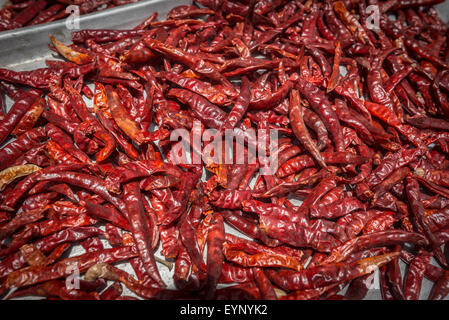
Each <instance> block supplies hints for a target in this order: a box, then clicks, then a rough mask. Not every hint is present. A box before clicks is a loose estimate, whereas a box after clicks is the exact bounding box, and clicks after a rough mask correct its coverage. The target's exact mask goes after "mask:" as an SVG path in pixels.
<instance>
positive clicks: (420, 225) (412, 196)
mask: <svg viewBox="0 0 449 320" xmlns="http://www.w3.org/2000/svg"><path fill="white" fill-rule="evenodd" d="M406 193H407V199H408V201H409V203H410V207H411V209H412V219H413V224H414V226H415V228H417V229H420V230H422V232H423V234H424V235H425V236H426V238H427V239H428V240H429V243H430V246H431V248H432V250H433V251H434V252H435V258H436V259H438V261H439V262H440V263H441V264H442V265H443V266H444V265H445V264H446V262H445V259H444V258H443V257H442V252H441V248H440V243H439V241H438V239H437V238H436V236H435V235H434V234H433V233H432V232H431V231H430V229H429V225H428V224H427V222H426V220H425V219H424V207H423V205H422V203H421V201H420V194H419V185H418V181H417V180H416V179H414V178H412V177H410V176H409V177H407V178H406Z"/></svg>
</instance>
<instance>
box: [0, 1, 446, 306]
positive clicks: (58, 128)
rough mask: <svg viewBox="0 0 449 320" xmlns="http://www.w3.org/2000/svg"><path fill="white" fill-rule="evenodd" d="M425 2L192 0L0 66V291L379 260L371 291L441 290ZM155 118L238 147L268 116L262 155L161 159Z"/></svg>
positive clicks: (291, 291)
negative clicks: (49, 56)
mask: <svg viewBox="0 0 449 320" xmlns="http://www.w3.org/2000/svg"><path fill="white" fill-rule="evenodd" d="M439 2H441V1H440V0H387V1H378V0H339V1H324V2H318V1H313V0H307V1H303V0H299V1H289V0H263V1H254V0H239V1H229V0H196V1H194V4H192V5H181V6H178V7H175V8H173V9H171V10H170V11H169V13H168V15H167V18H166V20H158V19H156V18H157V14H152V15H150V16H149V18H148V19H147V20H145V21H143V22H142V23H141V24H140V25H139V26H137V27H136V28H134V29H132V30H80V31H76V32H74V33H73V34H72V41H73V44H71V45H68V44H63V43H61V42H60V41H58V40H57V39H56V38H55V37H53V36H50V39H51V45H50V48H51V49H52V50H53V51H55V52H57V53H59V55H60V56H61V57H62V58H63V59H61V60H48V61H46V67H43V68H40V69H36V70H31V71H22V72H15V71H13V70H7V69H0V91H1V93H2V95H6V96H8V97H9V99H10V100H12V101H13V104H12V106H11V107H10V108H8V109H9V110H8V111H6V108H5V107H3V109H2V110H3V112H1V114H0V118H1V125H0V142H1V143H2V146H1V148H0V170H1V172H0V189H1V193H0V210H1V211H0V240H1V244H0V294H1V295H2V297H3V298H5V299H12V298H18V297H24V296H30V295H32V296H41V297H44V298H47V299H132V298H133V297H131V296H129V295H128V294H124V293H123V292H124V288H125V287H126V288H127V289H128V290H130V291H131V292H133V293H134V294H135V296H137V297H141V298H146V299H363V298H364V297H365V296H366V294H367V292H368V290H369V282H370V281H371V282H372V277H373V276H379V280H380V282H379V283H380V286H381V292H382V298H383V299H389V300H392V299H419V298H429V299H443V298H445V297H446V296H447V295H448V293H449V249H448V248H449V247H448V246H446V243H447V242H449V121H448V120H446V119H447V117H448V116H449V98H448V96H449V37H448V26H447V25H446V24H445V23H444V22H442V20H441V19H440V18H439V16H438V13H437V11H436V10H435V8H433V5H435V4H437V3H439ZM373 8H374V9H373ZM368 9H369V10H368ZM370 12H377V14H378V15H377V16H372V15H371V13H370ZM368 22H369V23H368ZM376 22H377V24H376ZM198 123H199V126H198V125H195V124H198ZM177 129H183V130H184V132H187V140H188V141H190V139H192V140H193V137H195V136H196V135H200V136H201V134H202V133H203V132H206V129H216V135H215V137H217V138H219V137H220V136H221V135H222V134H224V133H225V132H226V130H230V129H234V132H237V133H238V134H240V135H241V136H242V137H246V138H248V139H247V143H243V145H241V146H240V149H239V150H240V153H241V154H244V155H248V159H249V158H251V157H250V156H251V154H252V151H251V150H252V149H254V148H255V147H257V146H258V143H259V142H258V141H256V140H254V139H252V138H251V137H248V136H247V132H248V130H249V129H257V130H259V131H262V132H268V131H271V132H276V133H277V134H278V140H277V147H276V148H272V149H269V150H268V153H269V154H270V156H271V155H276V156H277V157H276V158H277V165H278V166H277V167H276V171H275V173H274V174H267V173H266V172H265V173H264V172H262V171H261V169H262V167H263V166H264V165H265V164H264V163H262V162H263V161H261V160H260V159H261V158H259V157H255V159H254V158H253V160H254V161H252V162H250V161H249V160H248V162H247V163H227V162H224V161H215V160H213V159H214V158H207V157H206V158H202V159H201V161H200V163H194V162H193V161H190V162H189V161H188V162H185V163H179V162H176V161H175V159H174V158H173V154H174V153H173V152H175V154H176V150H179V147H180V143H181V142H178V140H175V141H174V140H173V139H171V134H172V133H173V132H174V131H175V130H177ZM210 143H211V142H208V141H206V142H202V144H201V145H200V146H198V145H197V146H196V147H195V146H194V145H193V148H192V149H191V150H190V151H191V152H190V153H188V156H189V157H193V156H194V155H195V154H196V153H198V152H199V153H201V150H198V148H200V149H201V148H206V147H208V146H209V144H210ZM233 144H234V146H233V147H235V149H234V148H232V150H233V151H231V153H233V152H235V153H237V151H235V150H237V142H234V143H233ZM190 160H191V159H190ZM235 231H238V232H235ZM76 246H81V247H82V248H83V250H81V252H82V253H80V254H79V255H70V251H71V250H72V249H73V248H74V247H76ZM67 256H69V257H67ZM401 261H402V262H404V263H406V264H408V268H407V269H406V271H405V272H404V271H403V270H401V268H400V266H401V264H402V262H401ZM119 262H128V263H129V265H130V266H131V267H132V271H130V272H127V271H124V270H123V269H121V268H119V266H117V265H116V264H117V263H119ZM170 263H173V264H174V271H173V273H172V278H171V279H167V278H166V277H164V274H166V272H165V270H164V272H161V270H162V268H166V267H167V266H169V264H170ZM163 264H165V265H166V266H164V265H163ZM73 270H77V271H78V272H79V274H80V279H79V286H78V287H77V288H73V287H71V286H67V283H68V280H71V279H72V275H73ZM424 278H426V279H428V280H430V281H431V282H432V283H433V289H432V291H431V292H430V294H429V295H428V296H427V295H425V294H424V293H421V286H422V283H423V280H424ZM69 282H70V281H69ZM135 296H134V297H135Z"/></svg>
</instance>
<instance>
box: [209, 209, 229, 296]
mask: <svg viewBox="0 0 449 320" xmlns="http://www.w3.org/2000/svg"><path fill="white" fill-rule="evenodd" d="M224 234H225V231H224V224H223V218H222V217H221V215H219V214H214V216H213V217H212V225H211V228H210V230H209V232H208V234H207V285H206V290H207V291H206V298H208V299H212V298H213V297H214V295H215V290H216V284H217V283H218V280H219V278H220V275H221V269H222V265H223V261H224V257H223V252H222V246H223V242H224V240H225V238H224Z"/></svg>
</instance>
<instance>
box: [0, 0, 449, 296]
mask: <svg viewBox="0 0 449 320" xmlns="http://www.w3.org/2000/svg"><path fill="white" fill-rule="evenodd" d="M1 2H4V0H0V5H1V4H2V3H1ZM190 2H191V1H188V0H181V1H179V0H148V1H141V2H139V3H135V4H130V5H125V6H121V7H117V8H113V9H108V10H103V11H100V12H96V13H90V14H87V15H83V16H81V17H80V27H81V29H87V28H101V29H131V28H132V27H134V26H135V25H137V24H138V23H139V22H140V21H142V20H143V19H145V18H146V17H148V16H149V15H150V14H152V13H153V12H155V11H157V12H159V17H160V18H164V17H165V16H166V14H167V12H168V10H170V8H172V7H174V6H176V5H180V4H188V3H190ZM437 9H438V11H439V13H440V16H441V17H442V19H443V20H444V21H445V22H446V23H447V22H449V1H446V2H445V3H442V4H439V5H438V6H437ZM72 31H73V30H69V29H67V27H66V24H65V20H62V21H56V22H52V23H48V24H44V25H38V26H34V27H26V28H22V29H17V30H11V31H7V32H0V67H1V68H10V69H13V70H16V71H20V70H32V69H35V68H40V67H44V66H45V60H46V59H49V58H52V52H51V51H50V50H49V49H48V43H49V38H48V36H49V35H50V34H53V35H55V36H56V38H58V39H59V40H61V41H62V42H64V43H69V42H70V33H71V32H72ZM86 101H87V102H90V101H88V100H86ZM7 102H10V101H7ZM298 204H299V203H298ZM226 231H227V232H229V233H233V234H236V235H237V234H238V233H237V232H236V231H235V230H234V229H232V228H230V227H228V226H226ZM238 235H239V236H242V235H241V234H238ZM243 237H244V236H243ZM104 244H105V247H109V245H108V244H107V242H106V241H104ZM82 252H83V249H82V248H81V247H80V246H76V247H74V248H73V249H72V251H71V255H78V254H80V253H82ZM156 255H158V256H159V257H160V255H159V252H158V253H156ZM400 264H401V269H402V274H404V272H405V264H403V263H402V262H401V263H400ZM117 266H118V267H120V268H122V269H123V270H126V271H128V272H130V273H131V274H133V273H134V272H133V271H132V268H131V267H130V266H129V264H127V263H121V264H118V265H117ZM159 270H160V272H161V276H162V278H163V280H164V281H165V283H166V284H167V285H168V287H169V288H174V286H173V282H172V275H173V271H169V270H168V269H167V268H166V267H165V266H162V265H159ZM431 286H432V283H431V282H430V281H428V280H427V279H424V282H423V290H422V293H421V299H426V298H427V296H428V293H429V292H430V289H431ZM124 294H126V295H132V293H131V292H130V291H129V290H127V289H126V288H124ZM380 298H381V297H380V290H379V282H378V276H377V272H376V274H375V276H374V277H373V289H371V290H370V291H369V293H368V295H367V296H366V298H365V299H368V300H374V299H380Z"/></svg>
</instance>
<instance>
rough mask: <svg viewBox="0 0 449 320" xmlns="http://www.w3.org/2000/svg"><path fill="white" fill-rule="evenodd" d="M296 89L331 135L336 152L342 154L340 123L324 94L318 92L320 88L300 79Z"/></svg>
mask: <svg viewBox="0 0 449 320" xmlns="http://www.w3.org/2000/svg"><path fill="white" fill-rule="evenodd" d="M297 88H298V90H299V91H300V92H301V94H302V95H304V96H305V97H306V99H307V100H308V101H309V103H310V106H311V107H312V109H313V110H315V112H316V113H318V114H319V115H320V118H321V120H323V122H324V124H325V125H326V128H327V130H328V131H329V132H330V133H331V134H332V136H333V138H334V143H335V148H336V150H337V151H339V152H343V151H344V149H345V148H344V146H343V135H342V130H341V125H340V121H339V120H338V117H337V115H336V114H335V111H334V110H333V109H332V107H331V106H330V103H329V101H328V99H327V98H326V96H325V95H324V93H323V92H322V91H321V90H320V88H318V87H317V86H315V85H313V84H311V83H310V82H307V81H306V80H304V79H303V78H301V77H299V78H298V85H297Z"/></svg>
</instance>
